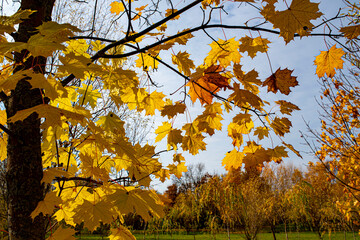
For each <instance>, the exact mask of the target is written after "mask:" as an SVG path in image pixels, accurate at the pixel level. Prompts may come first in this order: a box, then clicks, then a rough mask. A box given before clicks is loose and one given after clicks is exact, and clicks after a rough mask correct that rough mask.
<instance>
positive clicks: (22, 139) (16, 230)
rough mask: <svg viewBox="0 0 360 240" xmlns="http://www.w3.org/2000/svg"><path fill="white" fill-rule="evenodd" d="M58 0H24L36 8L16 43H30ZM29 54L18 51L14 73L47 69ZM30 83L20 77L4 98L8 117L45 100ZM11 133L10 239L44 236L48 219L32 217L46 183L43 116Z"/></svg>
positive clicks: (8, 177)
mask: <svg viewBox="0 0 360 240" xmlns="http://www.w3.org/2000/svg"><path fill="white" fill-rule="evenodd" d="M54 1H55V0H22V1H21V9H22V10H25V9H31V10H36V12H35V13H33V14H32V15H31V16H30V19H26V20H24V21H23V22H22V23H21V24H20V25H19V30H18V32H16V33H15V34H14V35H13V37H14V39H15V41H16V42H27V41H28V39H29V38H30V37H31V35H33V34H34V30H35V28H36V27H38V26H40V25H41V24H42V23H43V22H44V21H49V20H51V12H52V8H53V5H54ZM26 57H28V53H27V51H26V50H23V51H22V52H21V53H15V54H14V58H15V62H16V63H17V67H16V68H15V70H14V72H16V71H20V70H23V69H29V68H33V70H34V71H35V72H40V73H43V72H44V71H45V64H46V58H44V57H36V58H33V57H29V58H27V60H26V61H25V62H24V61H23V59H25V58H26ZM31 88H32V87H31V85H30V84H29V83H28V82H27V81H25V79H23V80H20V81H19V82H18V84H17V86H16V88H15V90H13V91H12V92H11V94H10V96H8V97H7V98H6V99H4V100H5V107H6V113H7V117H8V118H10V117H12V116H14V115H15V114H16V112H18V111H20V110H23V109H28V108H31V107H34V106H36V105H39V104H42V103H44V100H43V97H42V95H41V91H40V89H31ZM8 129H9V131H10V133H11V134H10V135H9V138H8V149H7V169H6V170H7V172H6V181H7V190H8V214H9V215H8V227H9V239H10V240H25V239H27V240H28V239H45V218H44V217H43V216H40V215H39V216H38V217H36V218H35V219H34V220H33V219H32V218H31V216H30V215H31V213H32V211H33V210H34V209H35V208H36V206H37V204H38V202H39V201H41V200H42V199H43V197H44V186H43V185H42V184H41V179H42V177H43V167H42V158H41V132H40V119H39V118H38V115H37V114H36V113H33V114H31V115H30V116H29V117H28V118H26V119H25V120H24V121H21V122H16V123H10V122H9V121H8Z"/></svg>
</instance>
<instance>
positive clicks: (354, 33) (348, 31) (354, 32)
mask: <svg viewBox="0 0 360 240" xmlns="http://www.w3.org/2000/svg"><path fill="white" fill-rule="evenodd" d="M340 32H342V33H344V36H345V37H346V38H347V39H349V40H351V39H354V38H357V37H358V36H359V35H360V25H359V24H358V25H353V26H347V27H342V28H340Z"/></svg>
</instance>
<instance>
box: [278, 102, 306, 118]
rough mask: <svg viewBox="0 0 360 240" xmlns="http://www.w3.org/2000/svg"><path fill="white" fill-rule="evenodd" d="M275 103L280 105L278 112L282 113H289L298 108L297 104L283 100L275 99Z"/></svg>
mask: <svg viewBox="0 0 360 240" xmlns="http://www.w3.org/2000/svg"><path fill="white" fill-rule="evenodd" d="M275 103H276V104H279V105H280V112H281V113H282V114H288V115H291V113H292V111H294V110H300V108H299V107H298V106H296V105H295V104H293V103H291V102H287V101H284V100H279V101H275Z"/></svg>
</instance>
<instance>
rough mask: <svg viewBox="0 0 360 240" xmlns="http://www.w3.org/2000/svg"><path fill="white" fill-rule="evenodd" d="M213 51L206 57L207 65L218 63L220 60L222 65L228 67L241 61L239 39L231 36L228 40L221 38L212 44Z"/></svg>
mask: <svg viewBox="0 0 360 240" xmlns="http://www.w3.org/2000/svg"><path fill="white" fill-rule="evenodd" d="M210 47H211V51H210V52H209V53H208V55H207V57H206V58H205V59H204V62H205V64H206V66H211V65H216V63H217V62H219V64H220V66H221V67H223V68H226V67H228V66H230V63H231V62H233V63H240V58H241V55H240V53H239V51H238V48H239V41H236V40H235V38H231V39H229V40H227V41H224V40H221V39H219V40H218V41H216V42H212V43H211V44H210Z"/></svg>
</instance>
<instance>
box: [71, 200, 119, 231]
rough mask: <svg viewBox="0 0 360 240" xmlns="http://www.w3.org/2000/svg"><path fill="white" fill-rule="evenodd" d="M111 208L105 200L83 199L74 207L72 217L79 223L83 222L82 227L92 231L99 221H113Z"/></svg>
mask: <svg viewBox="0 0 360 240" xmlns="http://www.w3.org/2000/svg"><path fill="white" fill-rule="evenodd" d="M112 208H113V206H112V205H111V204H110V203H109V202H108V201H105V200H101V201H98V202H92V201H88V200H86V199H84V200H83V203H82V204H79V205H78V206H77V207H76V210H75V214H74V216H73V219H74V222H76V223H79V224H80V223H82V222H84V227H86V228H88V229H89V230H90V231H93V230H95V229H96V227H98V226H99V224H100V222H102V223H104V224H106V223H111V222H113V221H114V219H113V216H114V215H115V211H114V210H113V209H112ZM84 220H86V221H84Z"/></svg>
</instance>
